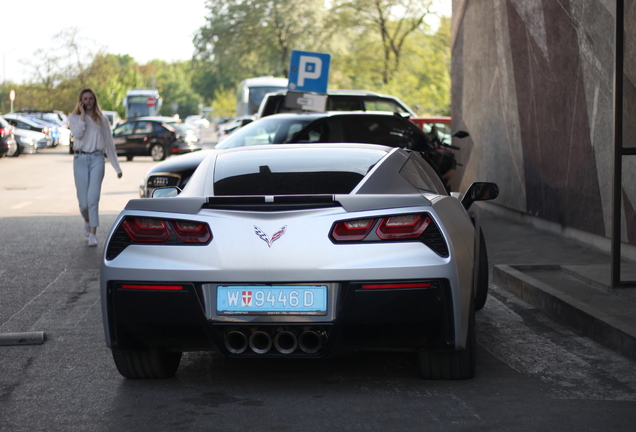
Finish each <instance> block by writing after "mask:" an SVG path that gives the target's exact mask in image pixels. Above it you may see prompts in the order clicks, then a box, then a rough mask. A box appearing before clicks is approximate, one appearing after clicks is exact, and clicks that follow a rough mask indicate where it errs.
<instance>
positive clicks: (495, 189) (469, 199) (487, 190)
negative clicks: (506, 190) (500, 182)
mask: <svg viewBox="0 0 636 432" xmlns="http://www.w3.org/2000/svg"><path fill="white" fill-rule="evenodd" d="M498 196H499V186H497V185H496V184H495V183H489V182H475V183H473V184H471V185H470V187H469V188H468V190H467V191H466V193H465V194H464V197H463V198H462V205H463V206H464V208H465V209H466V210H468V209H469V208H470V206H471V205H472V204H473V203H474V202H475V201H488V200H493V199H495V198H497V197H498Z"/></svg>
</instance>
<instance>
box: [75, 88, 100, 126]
mask: <svg viewBox="0 0 636 432" xmlns="http://www.w3.org/2000/svg"><path fill="white" fill-rule="evenodd" d="M84 93H90V94H92V95H93V98H95V107H94V108H93V114H91V118H92V119H93V121H95V122H97V123H99V124H101V123H102V115H103V113H102V109H101V108H100V107H99V103H98V102H97V95H96V94H95V92H94V91H93V89H90V88H85V89H83V90H82V91H81V92H80V93H79V96H78V97H77V105H75V109H74V110H73V112H72V114H81V113H82V112H81V111H80V108H79V106H80V103H82V96H84Z"/></svg>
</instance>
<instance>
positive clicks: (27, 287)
mask: <svg viewBox="0 0 636 432" xmlns="http://www.w3.org/2000/svg"><path fill="white" fill-rule="evenodd" d="M66 150H67V149H65V148H54V149H48V150H45V151H43V152H41V153H39V154H35V155H24V156H21V157H19V158H11V159H2V160H0V172H1V173H2V175H1V176H0V239H1V241H0V257H1V260H0V333H10V332H33V331H42V332H44V334H45V340H44V343H43V344H41V345H27V346H6V347H0V370H2V373H1V374H0V402H1V403H0V418H2V422H0V430H2V431H5V430H6V431H22V430H24V431H26V430H29V431H31V430H59V431H66V430H91V431H99V430H114V429H120V430H131V429H134V430H153V431H157V430H206V431H211V430H218V431H233V430H236V431H245V430H306V431H324V430H396V431H422V430H431V431H437V430H439V431H442V430H443V431H448V430H468V429H470V430H483V431H497V430H498V431H511V430H520V431H536V430H554V429H558V430H564V431H575V430H600V429H601V428H603V429H609V430H613V431H628V430H633V424H634V423H635V422H636V414H635V413H636V410H634V404H635V403H636V372H634V371H635V370H636V368H634V363H633V362H631V361H629V360H627V359H625V358H624V357H622V356H620V355H617V354H615V353H613V352H612V351H609V350H607V349H604V348H602V347H601V346H599V345H597V344H595V343H594V342H592V341H590V340H589V339H587V338H584V337H581V336H579V335H577V334H575V333H573V332H571V331H570V330H568V329H566V328H564V327H562V326H560V325H558V324H556V323H554V322H552V321H551V320H549V319H547V318H546V317H545V316H543V315H542V314H541V313H540V312H538V311H537V309H535V308H533V307H531V306H530V305H528V304H527V303H524V302H522V301H520V300H519V299H517V298H516V297H514V296H513V295H511V294H509V293H508V292H507V291H506V290H505V289H503V288H502V287H498V286H496V285H494V284H491V293H492V295H490V297H489V299H488V302H487V303H486V306H485V308H484V309H483V310H482V311H480V312H478V313H477V332H478V336H477V340H478V349H477V355H478V365H477V373H476V377H475V378H474V379H472V380H469V381H456V382H436V381H423V380H421V379H419V378H418V376H417V373H416V369H415V367H414V365H413V358H412V356H411V355H410V354H408V353H373V352H372V353H357V354H354V355H352V356H347V357H342V358H335V359H330V360H310V361H307V360H305V361H302V360H280V359H279V360H265V361H259V360H230V359H227V358H224V357H222V356H221V355H218V354H214V353H186V355H185V356H184V360H183V362H182V365H181V367H180V369H179V372H178V373H177V375H176V377H175V378H172V379H167V380H157V381H135V380H126V379H124V378H122V377H121V376H120V375H119V374H118V373H117V370H116V369H115V367H114V365H113V361H112V358H111V356H110V351H109V350H108V349H107V348H106V346H105V343H104V336H103V329H102V319H101V310H100V303H99V289H98V278H99V265H100V260H101V252H102V250H101V246H102V245H103V242H104V239H105V236H106V234H107V231H108V229H109V228H110V225H111V224H112V223H113V221H114V219H115V216H116V215H117V213H118V212H119V211H120V210H121V208H123V206H124V205H125V204H126V202H127V201H128V200H129V199H131V198H136V197H137V196H138V195H137V194H138V186H139V182H140V180H141V178H142V177H143V175H144V173H145V172H146V170H147V169H148V168H149V167H151V166H152V165H153V163H154V162H152V161H151V160H150V158H149V157H147V158H144V157H140V158H135V160H134V161H132V162H126V161H125V160H123V159H122V160H120V162H121V166H122V169H123V172H124V176H123V178H122V179H121V180H118V179H117V178H116V175H115V172H114V171H113V170H112V168H111V167H110V166H107V167H106V177H105V179H104V183H103V189H102V200H101V206H100V216H101V226H100V228H99V230H98V239H99V247H97V248H87V247H86V239H85V237H84V235H83V231H82V230H83V228H82V220H81V217H80V216H79V214H78V211H77V203H76V199H75V192H74V186H73V178H72V156H71V155H69V154H68V152H67V151H66ZM496 226H497V221H496V218H494V219H493V217H492V216H490V217H487V219H486V225H485V228H484V229H485V230H486V235H487V236H489V235H490V238H492V239H493V243H492V244H491V250H492V252H493V253H492V255H493V257H495V256H505V255H503V254H506V253H507V254H508V256H512V255H511V254H510V252H506V251H505V250H501V248H499V247H498V246H497V235H496V233H495V230H496V229H497V228H496ZM520 247H522V246H520ZM515 257H519V258H515V259H521V258H520V257H521V254H520V253H519V254H517V255H515ZM493 259H498V258H493ZM528 406H532V407H533V408H532V409H531V410H529V409H528V408H527V407H528Z"/></svg>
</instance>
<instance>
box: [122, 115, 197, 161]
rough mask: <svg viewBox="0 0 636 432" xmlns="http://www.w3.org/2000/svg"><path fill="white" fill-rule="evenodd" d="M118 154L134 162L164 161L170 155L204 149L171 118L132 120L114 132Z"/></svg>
mask: <svg viewBox="0 0 636 432" xmlns="http://www.w3.org/2000/svg"><path fill="white" fill-rule="evenodd" d="M113 140H114V141H115V148H116V149H117V155H119V156H125V157H126V160H129V161H131V160H133V158H134V157H135V156H150V157H152V160H155V161H162V160H164V159H165V158H167V157H168V156H170V155H175V154H183V153H190V152H193V151H197V150H201V147H200V146H199V144H198V143H197V142H193V141H192V140H190V139H188V137H187V136H186V134H185V133H184V132H182V131H180V130H179V128H178V127H176V125H175V124H174V123H172V124H171V122H170V118H169V117H168V118H165V119H164V118H162V117H151V118H138V119H134V120H129V121H127V122H124V123H122V124H121V125H119V126H117V127H116V128H115V129H114V130H113Z"/></svg>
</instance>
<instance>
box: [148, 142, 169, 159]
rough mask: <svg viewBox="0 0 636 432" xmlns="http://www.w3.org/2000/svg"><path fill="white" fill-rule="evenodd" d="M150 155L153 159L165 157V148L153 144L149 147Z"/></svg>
mask: <svg viewBox="0 0 636 432" xmlns="http://www.w3.org/2000/svg"><path fill="white" fill-rule="evenodd" d="M150 156H151V157H152V160H153V161H162V160H164V159H165V158H166V149H165V148H164V147H163V146H162V145H161V144H153V145H152V147H150Z"/></svg>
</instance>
